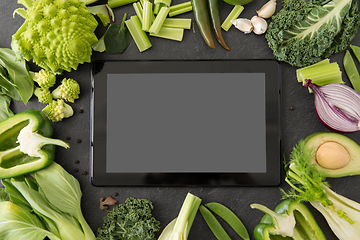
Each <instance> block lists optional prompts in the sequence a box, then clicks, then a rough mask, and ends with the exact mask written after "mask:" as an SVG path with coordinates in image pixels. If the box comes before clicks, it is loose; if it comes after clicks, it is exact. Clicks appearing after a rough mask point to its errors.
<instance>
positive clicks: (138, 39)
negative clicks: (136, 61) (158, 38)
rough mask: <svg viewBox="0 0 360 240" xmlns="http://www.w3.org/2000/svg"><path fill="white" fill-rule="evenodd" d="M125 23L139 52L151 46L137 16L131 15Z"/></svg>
mask: <svg viewBox="0 0 360 240" xmlns="http://www.w3.org/2000/svg"><path fill="white" fill-rule="evenodd" d="M125 24H126V26H127V27H128V29H129V32H130V34H131V36H132V38H133V39H134V42H135V44H136V46H137V47H138V49H139V51H140V52H143V51H145V50H147V49H149V48H150V47H151V46H152V45H151V42H150V40H149V38H148V36H147V35H146V33H145V32H144V31H143V30H142V29H141V23H140V19H139V17H138V16H131V17H130V19H128V20H126V21H125Z"/></svg>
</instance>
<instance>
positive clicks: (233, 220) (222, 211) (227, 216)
mask: <svg viewBox="0 0 360 240" xmlns="http://www.w3.org/2000/svg"><path fill="white" fill-rule="evenodd" d="M205 206H206V207H208V208H209V209H210V210H211V211H213V212H214V213H216V214H217V215H219V216H220V217H221V218H222V219H224V220H225V221H226V222H227V223H228V224H229V225H230V227H232V228H233V229H234V231H235V232H236V233H237V234H238V235H239V236H240V237H242V238H243V239H245V240H249V239H250V237H249V233H248V231H247V230H246V228H245V226H244V224H243V223H242V222H241V221H240V219H239V218H238V217H237V216H236V215H235V214H234V213H233V212H232V211H231V210H230V209H228V208H227V207H225V206H224V205H222V204H220V203H216V202H212V203H208V204H205Z"/></svg>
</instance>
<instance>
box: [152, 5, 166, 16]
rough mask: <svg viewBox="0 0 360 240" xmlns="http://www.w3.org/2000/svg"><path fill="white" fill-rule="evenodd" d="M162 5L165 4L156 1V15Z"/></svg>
mask: <svg viewBox="0 0 360 240" xmlns="http://www.w3.org/2000/svg"><path fill="white" fill-rule="evenodd" d="M164 6H165V4H163V3H156V4H155V6H154V14H155V15H158V13H159V11H160V9H161V8H162V7H164Z"/></svg>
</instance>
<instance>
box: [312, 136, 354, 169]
mask: <svg viewBox="0 0 360 240" xmlns="http://www.w3.org/2000/svg"><path fill="white" fill-rule="evenodd" d="M315 157H316V162H317V163H318V164H319V165H320V166H321V167H323V168H327V169H340V168H343V167H345V166H346V165H347V164H348V163H349V162H350V154H349V152H348V151H347V150H346V148H345V147H344V146H342V145H341V144H339V143H337V142H332V141H328V142H324V143H323V144H321V145H320V147H319V148H318V149H317V151H316V156H315Z"/></svg>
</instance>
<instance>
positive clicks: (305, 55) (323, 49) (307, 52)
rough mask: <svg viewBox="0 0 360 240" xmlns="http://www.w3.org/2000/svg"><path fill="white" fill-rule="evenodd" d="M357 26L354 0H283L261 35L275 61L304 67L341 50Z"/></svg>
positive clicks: (355, 31) (358, 15) (358, 17)
mask: <svg viewBox="0 0 360 240" xmlns="http://www.w3.org/2000/svg"><path fill="white" fill-rule="evenodd" d="M359 25H360V13H359V12H358V6H357V1H356V0H332V1H329V0H310V1H306V0H285V1H284V3H283V8H282V9H281V10H280V11H279V13H278V14H276V15H275V16H273V18H272V22H271V23H270V24H269V27H268V30H267V33H266V35H265V36H266V39H267V41H268V44H269V46H270V48H271V49H272V50H273V54H274V56H275V57H276V58H277V59H278V60H279V61H285V62H288V63H289V64H291V65H293V66H297V67H305V66H308V65H311V64H314V63H316V62H318V61H320V60H322V59H325V58H327V57H329V56H330V55H332V54H334V53H337V52H340V51H343V50H345V48H346V47H347V46H348V44H349V42H350V41H351V40H352V39H353V38H354V37H355V35H356V33H357V29H358V27H359Z"/></svg>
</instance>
